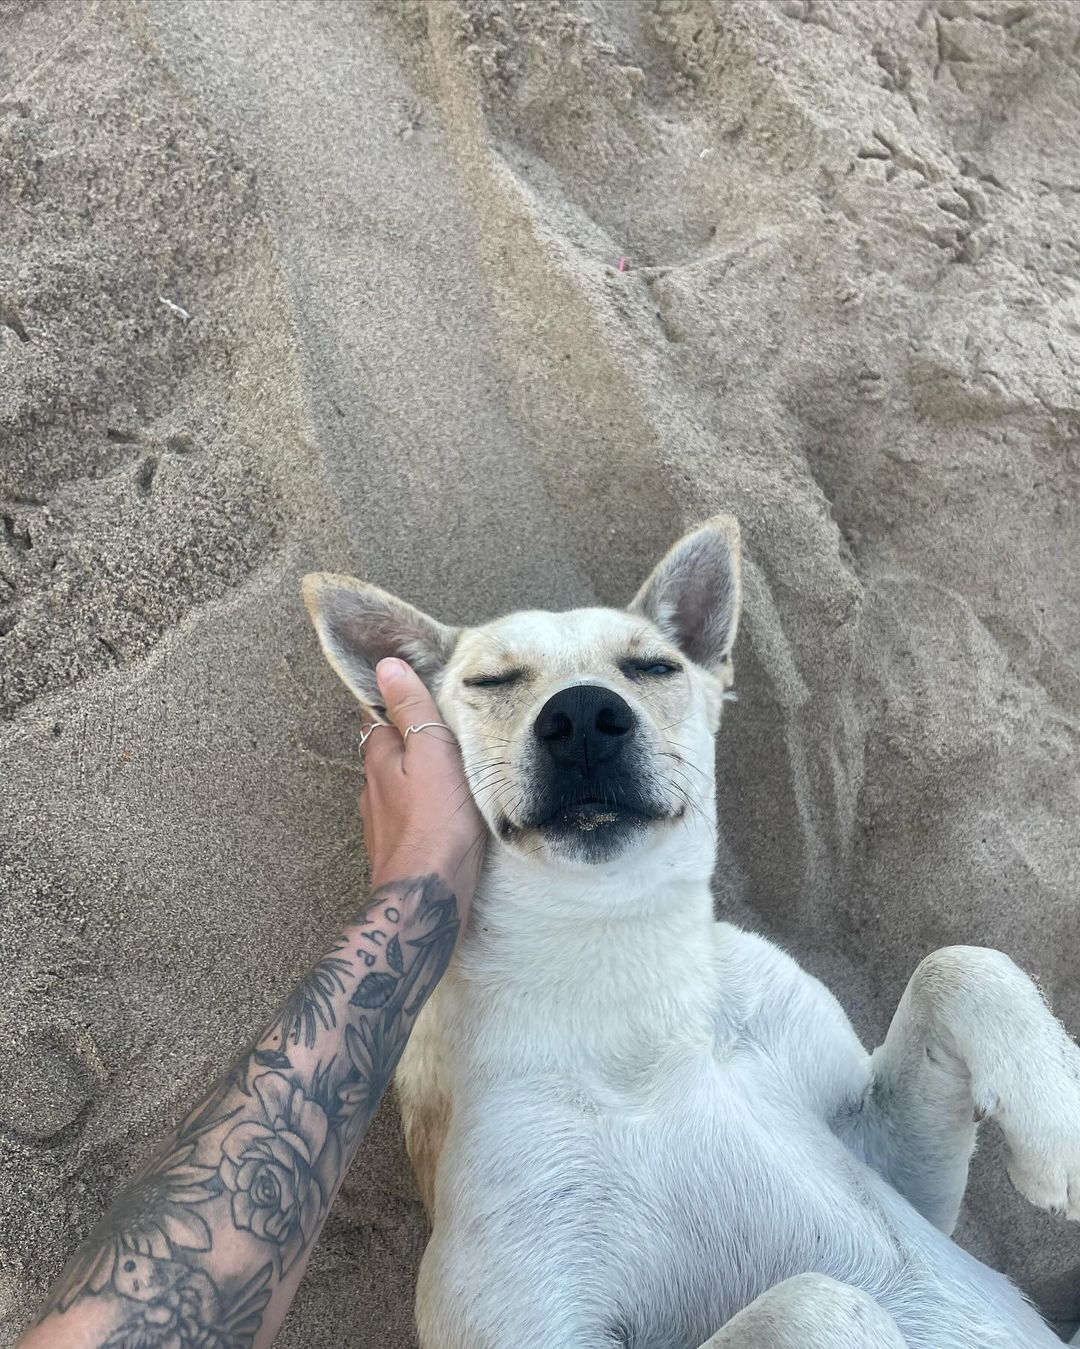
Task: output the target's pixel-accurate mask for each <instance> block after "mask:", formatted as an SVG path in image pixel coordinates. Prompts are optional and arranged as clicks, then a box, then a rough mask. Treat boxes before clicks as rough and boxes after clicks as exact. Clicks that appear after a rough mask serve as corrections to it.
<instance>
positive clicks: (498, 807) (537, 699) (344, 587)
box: [304, 516, 740, 867]
mask: <svg viewBox="0 0 1080 1349" xmlns="http://www.w3.org/2000/svg"><path fill="white" fill-rule="evenodd" d="M739 560H740V554H739V530H738V525H737V524H736V523H735V521H734V520H732V519H731V518H730V517H726V516H717V517H715V518H714V519H712V520H710V521H708V522H707V523H706V524H704V525H703V526H702V527H701V528H700V529H698V530H696V531H694V533H692V534H688V535H686V537H685V538H683V539H680V540H679V542H678V543H676V544H675V546H674V547H673V548H672V549H671V551H670V552H669V553H668V554H667V556H666V557H664V558H663V560H662V561H661V562H660V563H659V564H658V565H657V566H656V568H655V570H654V571H653V572H652V574H651V575H650V576H649V578H648V579H647V580H646V582H645V583H644V585H643V586H642V587H641V589H640V590H639V591H638V593H637V594H636V595H635V596H634V598H633V599H632V600H631V602H630V603H629V605H628V606H627V608H626V609H574V610H571V611H569V612H567V613H547V612H540V611H529V612H521V613H514V614H510V615H508V616H507V617H505V618H499V619H495V620H494V621H492V622H490V623H485V624H483V625H482V626H480V627H474V628H450V627H447V626H445V625H443V624H441V623H438V622H436V621H435V620H434V619H432V618H429V617H428V616H427V615H426V614H423V613H421V612H420V611H419V610H418V609H414V608H413V607H412V606H411V605H409V604H405V603H403V602H402V601H401V600H399V599H395V598H394V596H392V595H389V594H387V593H386V592H385V591H383V590H379V589H377V588H376V587H375V586H371V585H366V584H364V583H363V582H361V581H355V580H350V579H349V578H347V577H341V576H330V575H326V574H323V573H317V574H315V575H312V576H308V577H306V578H305V580H304V597H305V600H306V602H307V605H308V609H309V610H310V612H311V616H312V619H313V620H314V623H315V626H316V628H317V630H318V633H319V639H320V641H321V642H322V646H323V650H324V652H325V653H326V656H327V658H328V660H329V661H330V664H331V665H332V666H333V667H334V669H335V670H336V671H337V672H338V674H339V675H340V676H341V678H342V679H343V680H344V681H345V683H346V684H347V685H348V686H349V688H350V689H351V690H352V691H353V693H354V694H355V695H356V697H357V698H358V699H359V700H360V702H361V704H362V705H363V708H364V711H365V713H367V714H368V716H369V717H370V716H372V715H374V716H376V717H378V716H381V714H382V711H383V708H382V705H381V696H380V694H379V690H378V686H377V684H376V682H375V673H374V672H375V666H376V664H377V663H378V662H379V661H380V660H381V659H382V658H383V657H384V656H400V657H401V658H402V659H404V660H406V661H408V662H409V663H410V664H411V665H412V666H413V668H414V669H415V670H416V671H417V673H418V674H419V675H420V676H421V677H422V678H423V680H424V681H425V683H426V684H427V685H428V687H429V688H430V689H431V691H432V693H433V694H434V696H435V698H436V701H437V702H438V705H439V709H440V712H441V714H442V716H443V718H444V720H445V721H446V722H447V724H448V725H449V726H450V727H451V728H452V729H453V731H454V732H455V734H456V735H457V738H458V742H459V744H460V746H461V753H462V757H463V759H464V763H465V772H466V775H467V777H468V781H469V786H470V788H471V790H472V793H473V796H474V798H475V800H476V803H477V805H478V806H479V808H480V811H481V813H482V814H483V816H484V819H485V820H486V821H487V824H488V825H489V827H490V829H491V832H492V834H493V835H494V837H495V838H496V839H497V840H499V842H500V843H501V844H502V846H504V847H506V848H510V849H515V850H517V851H518V852H519V853H520V854H522V855H531V856H534V857H537V858H538V859H543V860H546V861H548V862H556V863H561V864H564V865H568V866H574V867H582V866H593V865H595V864H597V863H601V862H607V861H610V860H612V859H614V858H616V857H622V856H623V855H626V854H628V853H630V852H631V851H637V850H639V849H645V848H648V847H649V846H650V844H651V843H656V842H658V841H660V840H663V839H668V840H671V839H672V835H673V831H676V830H679V829H680V827H684V826H687V825H689V824H691V823H692V822H693V817H694V816H696V817H698V819H699V820H702V821H704V820H706V818H707V823H708V830H709V833H710V835H711V832H712V823H713V822H712V814H713V775H714V765H713V736H714V735H715V733H716V730H717V728H718V726H719V724H720V712H721V706H722V703H723V696H724V691H725V690H726V689H727V688H729V687H730V685H731V681H732V666H731V648H732V645H733V643H734V641H735V631H736V627H737V625H738V619H739V604H740V580H739ZM676 842H677V840H676Z"/></svg>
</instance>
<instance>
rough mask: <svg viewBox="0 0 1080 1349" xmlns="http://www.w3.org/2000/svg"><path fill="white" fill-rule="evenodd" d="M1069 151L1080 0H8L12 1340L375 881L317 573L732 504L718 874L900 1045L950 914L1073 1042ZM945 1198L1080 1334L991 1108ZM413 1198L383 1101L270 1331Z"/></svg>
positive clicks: (1077, 1303)
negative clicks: (153, 1152)
mask: <svg viewBox="0 0 1080 1349" xmlns="http://www.w3.org/2000/svg"><path fill="white" fill-rule="evenodd" d="M1078 145H1080V5H1077V4H1074V3H1037V2H1035V0H1029V2H1028V3H1016V2H1014V0H1010V2H1008V3H998V2H997V0H977V3H971V4H968V3H961V2H960V0H930V2H929V3H925V4H924V3H921V2H919V3H916V2H915V0H896V2H895V3H890V4H885V3H873V2H872V0H859V2H858V3H850V2H848V0H775V2H773V0H731V3H724V2H723V0H716V3H714V4H712V5H710V4H708V3H705V0H685V2H681V3H662V2H661V0H656V3H653V2H652V0H650V2H649V3H645V2H644V0H643V2H642V3H618V2H617V0H565V2H562V0H552V3H549V2H548V0H529V3H525V4H517V3H510V2H509V0H468V2H466V0H460V2H459V0H434V3H432V4H430V5H424V4H421V3H410V2H402V0H393V2H391V0H385V3H384V2H382V0H360V2H357V3H348V2H346V0H340V2H335V0H323V2H322V3H290V2H289V0H263V2H262V3H249V2H248V0H229V2H228V3H206V2H205V0H146V3H142V4H138V3H133V2H132V0H102V2H101V3H89V2H88V0H79V2H78V3H76V2H75V0H72V2H71V3H65V0H44V2H43V3H41V2H39V3H33V2H32V0H14V3H12V0H0V526H2V527H0V633H2V634H3V636H2V637H0V718H2V721H0V914H2V922H0V1342H3V1343H4V1344H10V1343H11V1342H12V1341H13V1339H14V1337H15V1334H16V1333H17V1329H18V1327H19V1325H20V1324H21V1321H22V1319H23V1318H24V1316H25V1315H26V1314H27V1313H29V1311H30V1310H31V1308H32V1307H33V1305H34V1303H35V1300H36V1299H37V1298H39V1297H40V1296H41V1294H42V1292H43V1291H44V1289H45V1287H46V1285H47V1284H48V1282H49V1280H50V1279H51V1278H52V1277H53V1276H54V1275H55V1274H56V1272H57V1271H58V1270H59V1268H60V1265H61V1264H62V1262H63V1260H64V1258H65V1256H66V1255H67V1254H68V1253H69V1252H70V1250H71V1249H72V1247H73V1246H74V1244H75V1243H76V1242H77V1240H78V1239H79V1238H80V1237H81V1236H82V1235H83V1234H85V1232H86V1231H87V1230H88V1228H89V1227H90V1226H91V1224H92V1223H93V1221H94V1220H95V1218H96V1217H97V1216H98V1215H99V1214H100V1212H101V1211H102V1209H103V1208H104V1206H106V1205H107V1204H108V1202H109V1201H110V1199H111V1198H112V1197H113V1196H114V1195H115V1194H116V1192H117V1189H118V1188H119V1186H120V1185H121V1183H122V1181H123V1178H124V1177H125V1175H127V1174H128V1173H129V1172H130V1170H131V1169H132V1167H133V1166H134V1165H135V1164H136V1163H138V1162H139V1161H141V1160H142V1158H143V1157H144V1156H145V1154H146V1153H147V1152H148V1150H149V1149H150V1148H151V1147H152V1145H153V1143H154V1141H155V1140H156V1139H157V1138H159V1137H160V1136H161V1135H162V1133H163V1132H164V1131H165V1130H166V1128H167V1127H168V1126H169V1125H170V1124H171V1123H172V1122H173V1121H174V1120H175V1119H176V1118H177V1116H178V1115H179V1113H180V1112H181V1111H182V1109H183V1107H184V1105H185V1104H186V1103H189V1102H191V1101H192V1100H193V1099H194V1098H195V1097H196V1096H197V1094H198V1093H199V1092H200V1091H201V1090H203V1089H204V1088H205V1087H206V1086H207V1085H208V1084H209V1082H210V1081H211V1079H212V1078H213V1076H214V1075H215V1074H216V1072H217V1071H218V1070H220V1069H221V1068H223V1067H224V1066H225V1065H226V1063H227V1061H228V1060H229V1058H230V1056H231V1055H232V1054H233V1053H235V1052H236V1051H237V1050H239V1048H240V1047H241V1046H242V1045H243V1044H244V1043H245V1041H246V1040H247V1038H248V1037H249V1036H250V1035H251V1033H252V1032H253V1030H254V1029H255V1028H256V1027H257V1026H258V1025H259V1024H260V1023H261V1022H262V1021H263V1020H264V1018H265V1017H266V1016H267V1015H268V1013H269V1012H270V1010H271V1009H272V1008H273V1006H274V1004H275V1003H276V1001H277V1000H278V999H279V998H280V997H281V996H282V995H283V994H284V993H285V991H286V990H287V989H288V987H289V986H290V984H291V982H292V981H293V979H294V978H295V977H296V976H297V975H298V974H299V973H300V972H301V970H302V968H303V967H304V965H305V963H306V962H307V960H308V959H309V958H310V957H311V956H313V955H314V954H315V953H316V952H317V950H318V949H319V947H320V944H321V942H322V941H323V939H324V938H325V937H326V936H327V935H328V934H330V933H331V932H332V931H333V930H334V929H335V925H336V923H337V921H338V920H339V919H340V918H341V917H342V916H344V915H345V914H347V913H349V912H351V911H352V909H353V908H354V906H355V902H356V898H357V896H358V895H360V894H362V893H363V892H364V889H365V884H366V868H365V861H364V856H363V849H362V844H361V838H360V831H359V825H358V821H357V819H356V815H355V793H356V789H357V765H356V758H355V748H354V745H355V731H356V716H355V713H354V710H353V707H352V705H351V704H350V701H349V698H348V695H347V694H346V692H345V691H344V689H343V688H342V687H340V686H339V685H338V683H337V681H336V680H335V678H334V677H333V675H332V674H331V672H330V670H329V669H328V668H327V667H326V666H325V664H324V663H323V661H322V658H321V657H320V655H319V654H318V651H317V648H316V644H315V641H314V638H313V635H312V633H311V631H310V628H309V625H308V621H307V618H306V615H305V613H304V610H303V606H302V604H301V601H300V595H299V589H298V578H299V577H300V576H301V575H302V574H303V573H304V572H305V571H306V570H309V569H311V568H313V567H319V568H326V569H330V570H334V571H351V572H354V573H356V574H359V575H362V576H365V577H367V578H370V579H372V580H374V581H376V582H378V584H380V585H382V586H385V587H387V588H389V589H391V590H395V591H397V592H399V593H400V594H402V595H403V596H405V597H407V598H408V599H409V600H411V601H413V602H414V603H416V604H419V605H421V606H422V607H424V608H426V609H429V610H430V611H431V612H432V613H434V614H435V615H437V616H438V617H440V618H442V619H445V620H447V621H452V622H469V621H476V620H482V619H483V618H485V617H487V616H489V615H492V614H494V613H497V612H501V611H505V610H507V609H510V608H517V607H524V606H533V605H538V606H544V607H555V608H562V607H569V606H572V605H574V604H579V603H583V602H585V603H592V602H602V603H616V604H617V603H621V602H623V601H625V600H626V599H627V598H628V597H629V596H630V595H631V594H632V593H633V591H634V590H635V589H636V587H637V585H638V583H639V581H640V580H641V578H642V577H643V576H644V574H645V573H646V571H647V570H648V569H649V567H650V566H651V565H652V563H653V561H654V560H655V559H656V557H657V556H658V555H659V554H660V553H661V552H662V551H663V550H664V548H665V547H666V546H667V544H668V543H669V542H670V541H671V540H672V539H673V538H674V537H675V536H676V535H677V534H678V533H679V532H680V531H681V530H683V529H684V528H685V527H688V526H690V525H692V524H694V523H695V522H696V521H698V520H699V519H701V518H702V517H704V516H706V515H708V514H710V513H712V512H714V511H716V510H719V509H730V510H734V511H735V512H737V513H738V515H739V516H740V518H741V520H742V523H743V528H744V532H745V536H746V539H747V545H748V552H749V566H748V604H747V613H746V620H745V625H744V628H743V631H742V634H741V636H740V640H739V647H738V652H737V662H736V671H737V687H738V691H739V702H738V704H737V705H735V706H734V707H733V708H732V709H731V712H730V715H729V716H728V718H727V720H726V722H725V726H724V729H723V732H722V736H721V742H720V746H719V761H718V762H719V772H720V781H721V791H720V795H721V815H722V826H723V843H722V847H721V856H720V867H719V871H718V877H717V897H718V903H719V904H720V905H721V906H722V907H723V909H724V910H725V911H726V912H727V913H728V914H729V915H732V916H734V917H735V918H736V919H738V920H739V921H743V922H746V923H749V924H751V925H753V926H755V927H757V928H759V929H760V930H762V931H764V932H766V933H768V934H769V935H771V936H773V937H775V938H776V939H777V940H779V941H780V942H782V943H783V944H784V945H786V946H787V947H789V948H790V949H791V950H792V951H794V952H795V953H796V954H797V955H798V956H799V958H800V959H801V960H803V962H804V963H805V964H806V965H807V966H808V967H809V968H810V969H812V970H813V971H815V972H816V973H818V974H820V975H822V976H823V977H824V978H826V979H827V980H828V981H829V982H830V983H831V985H832V986H833V987H834V988H835V989H836V990H837V991H838V992H839V994H840V996H841V997H842V999H843V1000H844V1002H845V1004H846V1005H847V1006H848V1007H849V1009H850V1011H851V1013H852V1015H853V1017H854V1019H855V1021H856V1024H857V1025H858V1027H859V1029H860V1031H861V1032H863V1033H864V1034H865V1036H866V1038H867V1040H868V1041H869V1042H873V1041H875V1040H876V1039H877V1038H878V1037H879V1036H880V1035H881V1034H882V1032H883V1030H884V1028H885V1026H886V1025H887V1023H888V1019H889V1016H890V1013H891V1011H892V1009H893V1007H894V1006H895V1003H896V1000H897V998H898V996H899V994H900V992H901V990H902V987H903V985H904V983H905V981H906V979H907V976H908V974H909V973H910V971H911V969H912V968H913V967H914V965H915V963H916V962H917V960H918V959H919V957H920V956H921V955H922V954H924V953H925V952H927V951H929V950H931V949H933V948H934V947H936V946H940V945H943V944H946V943H949V942H975V943H991V944H994V945H996V946H999V947H1001V948H1002V949H1004V950H1006V951H1008V952H1009V953H1010V954H1012V955H1013V956H1014V957H1015V958H1016V959H1017V960H1019V961H1020V962H1021V963H1023V964H1024V965H1025V966H1026V967H1027V968H1028V969H1029V970H1031V971H1032V972H1033V974H1035V976H1036V977H1037V978H1038V980H1039V981H1040V983H1041V984H1042V986H1043V987H1044V988H1045V989H1046V991H1047V993H1048V994H1049V995H1050V996H1051V997H1052V998H1053V1000H1054V1002H1055V1005H1056V1006H1057V1008H1058V1009H1059V1010H1060V1012H1061V1014H1062V1016H1063V1017H1064V1019H1065V1021H1066V1023H1067V1024H1068V1025H1069V1027H1070V1029H1071V1030H1072V1031H1073V1032H1074V1033H1077V1032H1080V980H1078V978H1077V973H1078V968H1080V932H1078V926H1080V923H1078V909H1077V895H1078V886H1077V879H1078V878H1077V870H1078V868H1077V851H1076V820H1077V818H1078V805H1080V802H1078V796H1080V775H1078V771H1077V757H1076V753H1077V745H1078V740H1080V637H1078V633H1080V622H1078V620H1080V585H1078V584H1077V577H1078V564H1080V531H1078V525H1080V521H1078V484H1080V390H1078V380H1077V376H1078V372H1080V299H1078V295H1080V291H1078V283H1080V168H1078V161H1077V146H1078ZM621 259H624V260H625V263H624V268H623V270H621V271H620V270H619V264H620V260H621ZM181 311H182V312H181ZM185 316H186V317H185ZM1002 1013H1003V1015H1005V1014H1006V1009H1002ZM959 1235H960V1238H961V1240H962V1241H963V1242H964V1243H965V1244H966V1245H968V1246H969V1247H970V1248H971V1249H972V1250H974V1251H976V1252H977V1253H978V1254H979V1255H980V1256H982V1257H983V1258H985V1259H988V1260H989V1261H990V1262H991V1263H993V1264H995V1265H996V1266H998V1267H1000V1268H1002V1269H1005V1270H1006V1271H1008V1272H1009V1273H1010V1274H1011V1275H1012V1276H1013V1277H1014V1278H1016V1279H1017V1280H1018V1281H1019V1283H1020V1284H1021V1285H1022V1286H1023V1287H1024V1288H1025V1289H1026V1290H1027V1291H1028V1292H1029V1293H1030V1294H1031V1295H1032V1296H1033V1297H1034V1298H1035V1299H1036V1301H1037V1302H1038V1303H1039V1305H1040V1306H1041V1307H1042V1308H1043V1309H1044V1310H1045V1312H1046V1313H1047V1314H1048V1315H1049V1316H1051V1317H1053V1318H1055V1319H1056V1320H1059V1321H1061V1322H1062V1323H1064V1322H1068V1321H1072V1322H1075V1321H1076V1320H1077V1318H1078V1317H1080V1277H1078V1269H1080V1232H1078V1230H1077V1229H1076V1228H1075V1227H1070V1226H1069V1225H1067V1224H1065V1223H1064V1222H1062V1221H1060V1220H1056V1219H1054V1218H1052V1217H1049V1216H1046V1215H1043V1214H1039V1213H1036V1212H1034V1211H1033V1210H1031V1209H1030V1208H1028V1207H1027V1206H1026V1205H1025V1204H1024V1203H1023V1202H1022V1201H1021V1200H1020V1199H1019V1198H1018V1197H1017V1196H1016V1195H1015V1194H1014V1193H1013V1192H1012V1190H1011V1188H1010V1186H1009V1183H1008V1180H1007V1178H1006V1176H1005V1174H1004V1170H1003V1167H1002V1163H1001V1157H1000V1148H999V1146H998V1144H997V1141H996V1140H995V1139H994V1138H993V1136H992V1135H991V1134H989V1133H987V1135H986V1137H985V1139H984V1143H983V1146H982V1148H981V1150H980V1155H979V1158H978V1159H977V1164H976V1169H975V1180H974V1184H973V1187H972V1192H971V1195H970V1199H969V1203H968V1206H967V1210H966V1214H965V1217H964V1219H963V1223H962V1227H961V1229H960V1234H959ZM424 1239H425V1226H424V1219H423V1216H422V1213H421V1210H420V1206H419V1203H418V1200H417V1197H416V1192H415V1189H414V1186H413V1182H412V1179H411V1177H410V1175H409V1172H408V1168H407V1164H406V1162H405V1159H404V1154H403V1149H402V1145H401V1140H400V1132H399V1125H398V1121H397V1117H396V1114H395V1113H394V1111H393V1108H392V1105H390V1104H388V1105H387V1107H386V1108H385V1109H384V1111H383V1112H382V1114H381V1116H380V1119H379V1121H378V1124H377V1126H376V1128H375V1131H374V1134H373V1136H372V1138H371V1139H370V1140H369V1142H368V1144H367V1146H366V1149H365V1151H364V1153H363V1154H362V1157H361V1159H360V1160H359V1162H358V1163H357V1165H356V1167H355V1168H354V1170H353V1172H352V1175H351V1177H350V1179H349V1181H348V1183H347V1186H346V1189H345V1191H344V1193H343V1196H342V1198H341V1200H340V1201H339V1203H338V1205H337V1207H336V1209H335V1210H334V1212H333V1214H332V1216H331V1218H330V1221H329V1223H328V1225H327V1229H326V1233H325V1236H324V1238H323V1240H322V1242H321V1244H320V1246H319V1248H318V1250H317V1252H316V1254H315V1257H314V1259H313V1261H312V1266H311V1271H310V1274H309V1275H308V1278H307V1280H306V1282H305V1284H304V1286H303V1288H302V1290H301V1293H300V1295H299V1297H298V1299H297V1302H296V1305H295V1308H294V1310H293V1313H292V1315H291V1316H290V1318H289V1321H288V1322H287V1324H286V1327H285V1329H284V1330H283V1332H282V1335H281V1340H280V1343H281V1344H283V1345H286V1346H290V1347H299V1346H304V1349H319V1347H320V1346H326V1347H327V1349H329V1347H330V1346H341V1345H345V1344H361V1343H363V1344H368V1343H377V1344H385V1345H394V1346H407V1345H410V1344H411V1343H412V1331H411V1299H412V1283H413V1279H414V1275H415V1269H416V1263H417V1260H418V1258H419V1255H420V1252H421V1250H422V1248H423V1243H424Z"/></svg>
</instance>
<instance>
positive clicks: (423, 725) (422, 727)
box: [405, 721, 453, 740]
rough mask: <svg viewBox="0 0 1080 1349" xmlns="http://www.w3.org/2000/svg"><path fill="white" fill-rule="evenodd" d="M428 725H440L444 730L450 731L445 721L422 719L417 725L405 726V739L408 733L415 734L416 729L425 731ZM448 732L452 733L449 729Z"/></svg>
mask: <svg viewBox="0 0 1080 1349" xmlns="http://www.w3.org/2000/svg"><path fill="white" fill-rule="evenodd" d="M429 726H441V727H442V728H443V730H444V731H450V727H449V726H447V724H446V722H445V721H422V722H421V723H420V725H419V726H406V727H405V739H406V740H408V738H409V736H410V735H415V734H416V733H417V732H418V731H426V730H427V728H428V727H429ZM450 734H451V735H453V731H450Z"/></svg>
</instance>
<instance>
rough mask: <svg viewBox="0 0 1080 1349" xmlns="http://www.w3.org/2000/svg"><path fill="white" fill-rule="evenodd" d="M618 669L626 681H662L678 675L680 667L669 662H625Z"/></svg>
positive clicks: (673, 662)
mask: <svg viewBox="0 0 1080 1349" xmlns="http://www.w3.org/2000/svg"><path fill="white" fill-rule="evenodd" d="M619 668H620V669H621V670H622V672H623V674H624V675H626V677H627V679H663V678H665V677H666V676H667V675H673V674H678V673H679V671H680V670H681V669H682V666H681V665H678V664H676V663H675V661H671V660H625V661H623V663H622V665H621V666H620V667H619Z"/></svg>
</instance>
